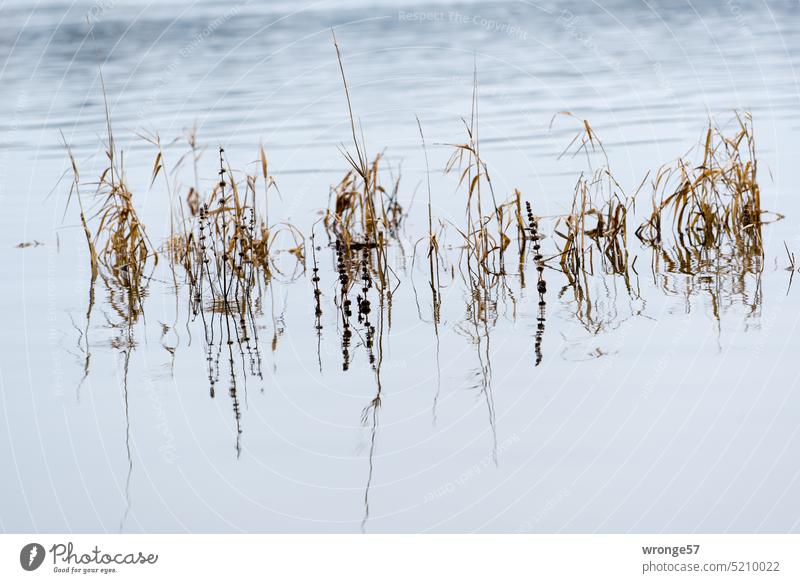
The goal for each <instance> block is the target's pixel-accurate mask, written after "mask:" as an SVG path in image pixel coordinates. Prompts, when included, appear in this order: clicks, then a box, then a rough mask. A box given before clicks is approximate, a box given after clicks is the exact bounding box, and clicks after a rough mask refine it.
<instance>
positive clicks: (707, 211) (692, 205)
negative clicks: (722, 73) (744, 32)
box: [636, 113, 780, 247]
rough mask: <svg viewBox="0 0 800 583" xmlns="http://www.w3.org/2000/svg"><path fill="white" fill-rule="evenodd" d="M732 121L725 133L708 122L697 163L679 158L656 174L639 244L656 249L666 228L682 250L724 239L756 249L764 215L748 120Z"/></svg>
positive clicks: (744, 116) (742, 116)
mask: <svg viewBox="0 0 800 583" xmlns="http://www.w3.org/2000/svg"><path fill="white" fill-rule="evenodd" d="M735 117H736V128H735V130H734V131H733V132H732V133H730V134H726V133H725V132H724V130H723V129H722V128H721V127H720V126H718V125H717V124H715V123H709V126H708V128H707V130H706V132H705V135H704V140H703V142H702V144H701V146H699V148H698V150H699V160H698V161H697V162H693V161H692V160H691V159H688V158H681V159H679V160H678V161H677V162H675V163H674V164H670V165H666V166H663V167H662V168H661V169H660V170H659V171H658V172H657V173H656V176H655V179H654V180H653V182H652V187H653V202H652V205H653V208H652V211H651V213H650V216H649V218H648V219H647V221H645V222H644V223H643V224H642V225H640V226H639V228H638V229H637V230H636V236H637V237H638V238H639V239H640V240H641V241H643V242H645V243H648V244H651V245H659V244H661V243H662V241H663V240H664V234H665V230H666V229H669V230H670V231H671V232H672V234H673V235H674V236H675V238H676V239H678V240H680V242H681V244H683V245H686V246H692V245H702V246H708V247H711V246H719V245H720V244H722V243H723V240H724V239H732V240H733V241H735V242H736V243H737V244H740V245H744V246H756V247H760V246H761V226H762V224H764V222H765V215H766V214H767V211H765V210H763V209H762V208H761V189H760V187H759V184H758V162H757V159H756V144H755V137H754V133H753V120H752V117H751V115H750V114H749V113H744V114H740V113H737V114H736V116H735ZM779 216H780V215H779Z"/></svg>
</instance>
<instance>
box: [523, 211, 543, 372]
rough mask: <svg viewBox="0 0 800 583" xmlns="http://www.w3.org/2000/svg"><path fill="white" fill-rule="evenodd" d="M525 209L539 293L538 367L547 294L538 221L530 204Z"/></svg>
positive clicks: (536, 348) (537, 320) (540, 357)
mask: <svg viewBox="0 0 800 583" xmlns="http://www.w3.org/2000/svg"><path fill="white" fill-rule="evenodd" d="M525 209H526V210H527V213H528V224H529V225H530V239H531V243H532V246H533V253H534V255H533V260H534V262H535V263H536V275H537V282H536V291H537V292H539V315H538V316H537V318H536V340H535V342H534V351H535V353H536V364H535V366H539V365H540V364H541V362H542V337H543V336H544V325H545V308H546V306H547V304H546V302H545V300H544V294H545V293H546V292H547V283H546V282H545V280H544V259H543V257H542V251H541V245H540V243H539V240H540V236H539V221H537V220H536V217H535V216H534V214H533V210H532V209H531V203H529V202H527V201H526V202H525Z"/></svg>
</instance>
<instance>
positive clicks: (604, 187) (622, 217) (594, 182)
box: [555, 113, 635, 281]
mask: <svg viewBox="0 0 800 583" xmlns="http://www.w3.org/2000/svg"><path fill="white" fill-rule="evenodd" d="M563 115H566V116H568V117H572V118H574V116H573V115H572V114H570V113H564V114H563ZM575 119H577V118H575ZM580 122H581V129H580V130H579V131H578V133H577V134H576V136H575V137H574V138H573V139H572V141H571V142H570V144H569V145H568V146H567V149H565V150H564V152H562V154H561V156H563V155H565V154H566V153H568V152H569V151H570V149H574V150H573V156H576V155H578V154H580V153H581V152H583V153H585V154H586V156H587V162H588V166H589V171H590V172H591V176H590V177H589V178H587V176H586V175H584V174H581V176H580V177H579V178H578V182H577V184H576V185H575V190H574V192H573V196H572V204H571V207H570V211H569V213H568V214H567V215H565V216H563V217H560V218H559V219H558V220H557V222H556V227H555V234H556V235H558V237H559V238H560V239H561V244H560V247H559V263H560V265H561V269H562V271H563V272H564V273H565V274H566V275H567V278H568V279H570V281H573V280H574V279H576V278H577V276H578V274H580V273H582V272H584V271H585V272H588V273H593V272H594V257H595V253H597V254H598V256H599V259H600V264H601V267H602V269H603V271H604V272H606V273H611V274H619V275H625V274H626V273H627V271H628V244H627V240H628V229H627V221H628V214H629V212H630V211H631V210H633V207H634V201H635V195H634V196H633V197H628V196H627V195H626V194H625V193H624V191H623V189H622V187H621V186H620V184H619V183H618V182H617V180H616V179H615V178H614V175H613V173H612V171H611V168H610V165H609V161H608V156H607V154H606V151H605V148H604V146H603V142H602V141H601V140H600V138H599V137H598V135H597V132H596V131H595V130H594V129H593V128H592V126H591V125H590V124H589V122H588V121H587V120H580ZM592 154H599V155H601V157H602V159H603V161H604V165H603V166H601V167H600V168H598V169H596V170H592V164H591V155H592Z"/></svg>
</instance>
